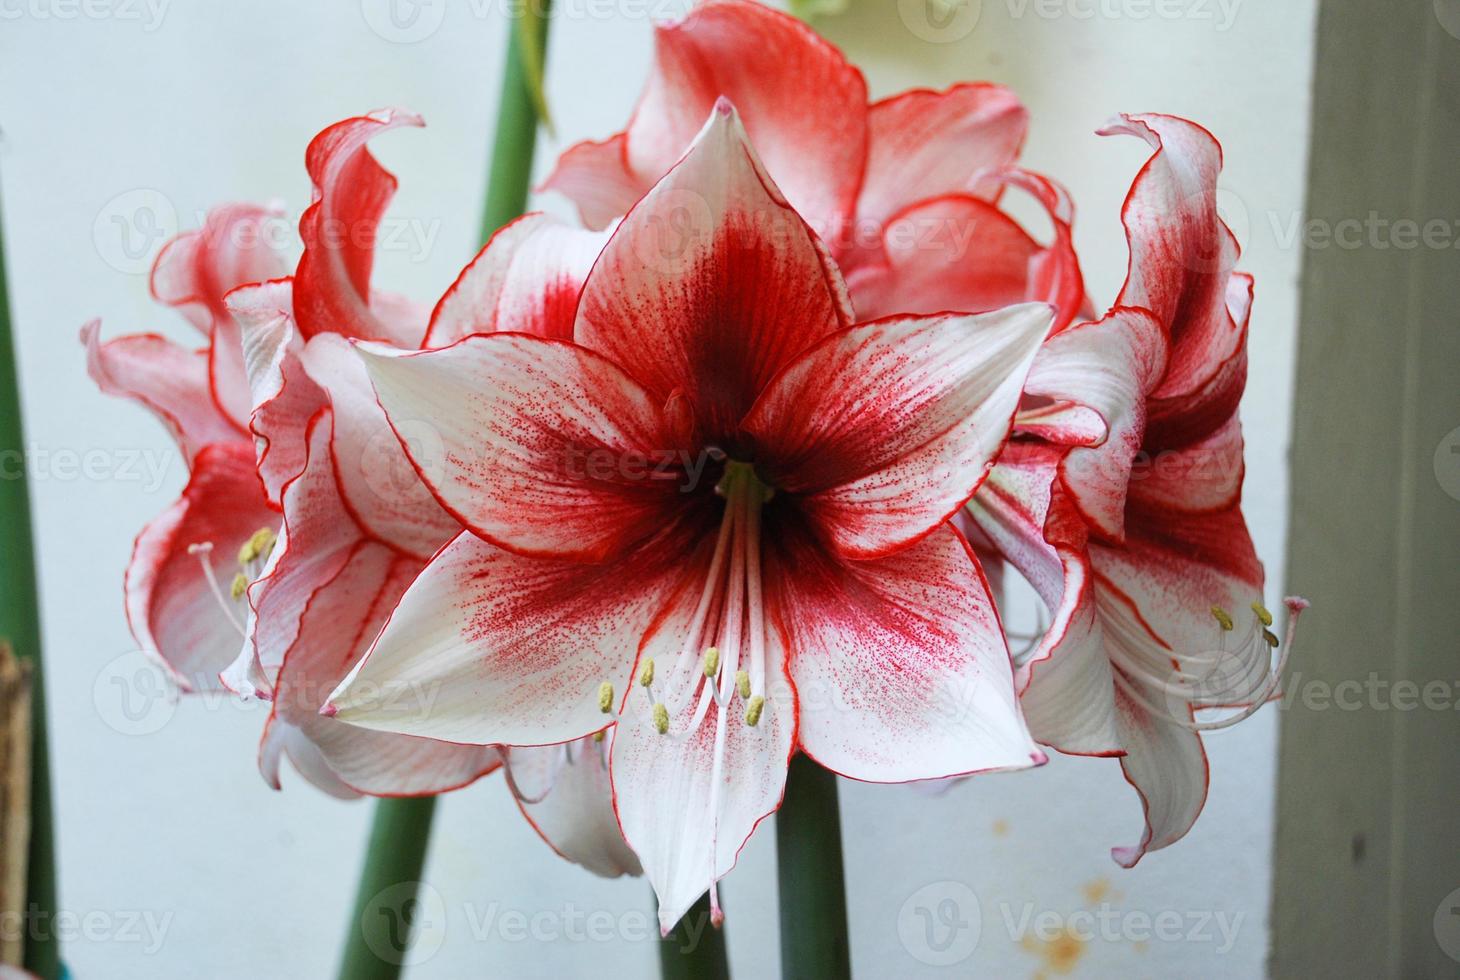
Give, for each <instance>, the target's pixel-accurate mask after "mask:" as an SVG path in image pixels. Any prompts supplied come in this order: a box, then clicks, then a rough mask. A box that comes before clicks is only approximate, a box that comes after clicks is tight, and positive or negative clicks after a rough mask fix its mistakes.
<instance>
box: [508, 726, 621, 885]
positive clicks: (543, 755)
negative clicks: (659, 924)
mask: <svg viewBox="0 0 1460 980" xmlns="http://www.w3.org/2000/svg"><path fill="white" fill-rule="evenodd" d="M611 732H612V729H610V735H609V736H608V737H609V738H611V737H612V735H611ZM610 745H611V743H610V742H609V741H607V740H606V739H605V740H604V741H601V742H595V741H594V740H593V739H591V738H585V739H579V740H578V741H576V742H569V743H567V744H566V745H535V746H521V747H517V748H509V749H504V750H503V753H504V755H505V756H506V765H507V767H508V770H509V771H510V772H511V774H512V777H513V780H514V782H513V786H514V790H521V791H522V793H521V795H518V796H517V805H518V806H519V807H520V808H521V809H522V815H523V816H524V817H526V818H527V822H528V823H530V824H532V829H533V830H536V831H537V832H538V834H539V835H540V836H541V837H542V839H543V840H544V841H546V842H547V845H548V846H549V847H551V848H552V849H553V850H554V851H556V852H557V853H558V854H560V855H561V856H562V857H564V858H566V859H567V860H569V861H572V862H573V863H574V864H578V865H581V866H583V867H584V868H587V869H588V870H589V871H592V872H593V873H594V874H596V875H599V876H600V877H604V878H617V877H619V876H620V875H640V874H643V868H641V867H640V866H639V859H638V857H637V856H636V855H635V854H634V852H633V851H632V850H631V849H630V848H629V845H628V842H626V841H625V840H624V835H623V832H622V831H620V830H619V826H618V816H617V815H616V814H615V813H614V809H613V787H612V785H611V783H610V782H609V776H608V751H609V747H610Z"/></svg>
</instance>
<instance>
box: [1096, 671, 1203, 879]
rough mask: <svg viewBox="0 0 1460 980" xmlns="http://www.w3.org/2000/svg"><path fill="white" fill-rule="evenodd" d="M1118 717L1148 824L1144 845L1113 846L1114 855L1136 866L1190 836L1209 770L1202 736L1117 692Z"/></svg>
mask: <svg viewBox="0 0 1460 980" xmlns="http://www.w3.org/2000/svg"><path fill="white" fill-rule="evenodd" d="M1116 694H1117V700H1118V708H1117V717H1118V719H1119V723H1120V733H1121V734H1120V737H1121V744H1122V745H1124V746H1125V752H1126V754H1125V755H1124V756H1123V757H1122V758H1121V760H1120V768H1121V770H1122V771H1123V772H1124V773H1125V778H1126V781H1127V782H1129V783H1130V784H1131V786H1133V787H1134V788H1135V790H1136V793H1137V794H1139V795H1140V798H1141V809H1142V810H1143V811H1144V813H1145V820H1146V826H1145V830H1144V832H1143V833H1142V834H1141V840H1140V843H1138V844H1136V845H1134V846H1130V847H1113V848H1111V849H1110V855H1111V857H1113V858H1115V860H1116V862H1117V863H1119V864H1120V865H1121V867H1125V868H1133V867H1135V865H1136V863H1137V862H1138V861H1140V859H1141V858H1142V857H1144V856H1145V855H1146V853H1147V852H1149V851H1155V850H1160V849H1161V848H1163V847H1169V846H1171V845H1172V844H1174V843H1176V842H1177V841H1179V840H1180V839H1181V838H1183V837H1185V836H1186V833H1187V831H1189V830H1190V829H1191V827H1192V824H1194V823H1196V818H1197V816H1198V815H1199V814H1200V813H1201V810H1202V807H1203V806H1205V805H1206V799H1207V782H1208V779H1209V768H1208V766H1207V754H1206V750H1205V749H1204V748H1203V747H1202V744H1201V738H1200V737H1198V736H1197V735H1196V734H1195V733H1194V732H1191V731H1188V730H1186V729H1185V728H1182V727H1181V726H1179V725H1174V724H1172V723H1171V721H1170V720H1169V719H1167V718H1163V717H1160V716H1159V715H1156V714H1153V713H1152V712H1150V711H1148V710H1147V709H1146V708H1145V707H1144V706H1143V705H1140V704H1137V703H1136V702H1135V701H1132V700H1131V699H1130V698H1129V697H1127V696H1126V695H1124V694H1123V693H1121V692H1119V691H1117V692H1116Z"/></svg>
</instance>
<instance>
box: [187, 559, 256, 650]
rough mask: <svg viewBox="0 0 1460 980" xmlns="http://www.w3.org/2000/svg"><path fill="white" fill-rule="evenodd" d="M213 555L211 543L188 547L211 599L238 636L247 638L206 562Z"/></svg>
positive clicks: (232, 605) (216, 578)
mask: <svg viewBox="0 0 1460 980" xmlns="http://www.w3.org/2000/svg"><path fill="white" fill-rule="evenodd" d="M212 553H213V542H211V541H199V542H198V543H197V544H190V545H188V554H190V555H192V556H194V557H195V558H197V559H198V564H199V565H202V566H203V578H205V579H206V580H207V582H208V589H209V591H211V592H212V593H213V598H214V599H216V600H218V607H219V608H220V609H222V610H223V614H224V615H225V616H227V617H228V622H229V623H231V624H232V625H233V628H234V629H235V630H237V631H238V635H239V636H242V637H247V636H248V632H247V631H246V630H245V629H244V628H243V623H241V622H239V619H238V613H236V612H235V611H234V608H233V607H234V603H232V602H230V601H229V600H228V599H227V598H226V597H225V596H224V595H223V587H222V586H220V585H219V584H218V576H217V575H216V574H214V572H213V565H212V564H211V563H210V562H209V561H208V556H209V555H211V554H212Z"/></svg>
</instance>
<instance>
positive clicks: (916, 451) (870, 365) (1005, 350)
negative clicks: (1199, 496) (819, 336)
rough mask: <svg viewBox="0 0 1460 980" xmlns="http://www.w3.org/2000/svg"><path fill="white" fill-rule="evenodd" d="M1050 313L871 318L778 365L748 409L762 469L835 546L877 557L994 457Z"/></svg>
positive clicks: (903, 540) (913, 535)
mask: <svg viewBox="0 0 1460 980" xmlns="http://www.w3.org/2000/svg"><path fill="white" fill-rule="evenodd" d="M1052 316H1053V313H1052V311H1051V310H1050V308H1049V307H1048V306H1045V305H1044V304H1041V303H1031V304H1027V305H1024V306H1014V307H1009V308H1008V309H1005V310H1000V311H998V312H996V313H986V314H982V315H979V316H964V315H958V314H944V315H942V316H936V317H908V318H902V319H889V320H880V321H875V322H873V323H868V324H862V325H859V326H856V327H853V328H851V329H850V330H846V331H843V332H841V333H838V334H835V335H833V336H831V337H828V338H827V339H826V340H825V341H823V342H822V343H820V344H818V345H817V346H816V347H815V348H813V349H812V350H810V351H807V352H806V353H805V354H804V355H802V356H801V357H800V358H798V359H797V360H796V361H795V362H794V363H793V364H792V365H791V366H790V367H788V368H787V369H786V371H785V372H784V373H783V374H781V376H780V377H778V378H777V379H776V380H775V381H774V382H773V383H772V384H771V385H770V386H769V387H768V388H767V390H766V392H765V394H764V395H762V397H761V399H760V401H759V402H757V403H756V406H755V408H754V410H753V411H752V412H751V413H750V414H749V415H748V416H747V417H746V419H745V423H744V429H745V431H746V432H747V433H748V434H749V435H750V436H752V437H753V438H754V440H755V443H756V451H757V456H756V460H757V465H758V466H760V467H762V468H763V469H764V470H765V471H766V472H767V473H768V474H769V477H770V481H771V483H772V484H773V485H774V486H775V487H777V488H778V489H779V490H783V491H786V492H789V493H793V494H797V495H798V503H799V504H800V506H801V508H802V510H803V512H804V513H805V514H806V515H807V516H809V517H810V518H811V519H812V520H814V521H815V522H816V523H817V524H818V525H819V527H820V528H821V531H822V533H823V534H825V535H826V537H827V539H828V540H829V541H830V542H831V544H832V546H833V547H834V548H835V549H836V550H837V551H838V552H840V553H841V554H843V555H845V556H847V557H852V558H874V557H881V556H883V555H886V554H888V553H890V552H892V551H895V550H896V549H898V548H901V547H905V546H906V545H908V544H910V543H911V542H913V541H915V540H917V539H918V538H919V537H921V536H922V535H924V534H927V533H929V532H930V531H931V530H932V529H933V528H935V527H936V526H938V525H939V524H941V523H942V522H943V521H945V520H946V519H947V518H948V517H950V516H951V515H952V514H953V513H954V512H956V511H957V510H958V508H959V507H961V506H963V503H964V502H965V501H966V500H967V499H968V498H969V497H970V496H972V495H973V492H974V490H975V489H977V487H978V485H979V483H980V482H982V480H983V478H984V475H985V474H986V473H987V472H988V469H989V467H991V466H992V465H993V462H994V457H995V456H996V455H997V454H998V451H999V449H1000V447H1002V445H1003V443H1004V440H1005V438H1006V437H1007V436H1008V433H1009V426H1010V424H1011V421H1012V419H1013V415H1014V408H1015V406H1016V405H1017V404H1018V400H1019V392H1020V389H1021V388H1022V387H1023V384H1024V376H1025V374H1026V373H1027V372H1028V370H1029V365H1030V362H1031V361H1032V360H1033V359H1034V355H1035V352H1036V351H1037V350H1038V349H1039V342H1040V340H1041V339H1043V337H1044V336H1045V333H1046V332H1047V331H1048V329H1049V325H1050V322H1051V318H1052Z"/></svg>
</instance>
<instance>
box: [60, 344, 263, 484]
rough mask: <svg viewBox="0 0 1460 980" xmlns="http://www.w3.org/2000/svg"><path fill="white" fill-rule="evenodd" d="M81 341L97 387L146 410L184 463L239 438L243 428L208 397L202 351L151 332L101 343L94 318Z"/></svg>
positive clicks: (88, 369)
mask: <svg viewBox="0 0 1460 980" xmlns="http://www.w3.org/2000/svg"><path fill="white" fill-rule="evenodd" d="M81 344H82V346H83V347H85V348H86V371H87V373H88V374H90V375H91V380H93V381H95V382H96V385H97V387H98V388H100V389H101V390H102V391H103V392H104V393H106V394H108V395H112V396H115V397H119V398H130V399H132V400H133V401H135V402H137V403H139V404H141V405H143V406H145V407H146V408H148V409H150V410H151V411H152V413H153V414H154V415H156V416H157V417H158V419H159V420H161V422H162V424H163V425H165V426H167V430H168V431H169V432H170V433H172V437H173V439H175V440H176V441H177V444H178V448H179V449H180V450H181V451H182V453H183V456H184V457H186V459H187V461H188V465H189V466H191V465H192V463H193V460H194V459H195V458H196V457H197V455H198V453H199V452H200V451H201V450H202V449H203V447H204V446H206V445H208V444H209V443H217V442H243V441H244V434H243V430H242V429H240V428H239V427H238V426H236V425H235V424H234V423H233V422H232V421H231V420H230V419H229V418H228V416H226V415H224V414H223V412H222V411H220V410H219V408H218V404H217V402H215V401H214V400H213V395H212V390H211V388H210V387H209V384H208V352H207V351H206V350H185V349H183V348H181V347H179V346H177V345H176V344H174V343H172V341H170V340H167V339H166V338H164V337H161V336H159V335H157V334H129V335H127V336H125V337H118V338H116V339H115V340H109V341H107V342H106V343H104V344H103V343H102V342H101V321H100V320H92V321H91V322H89V323H87V324H86V325H85V326H83V327H82V328H81Z"/></svg>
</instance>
